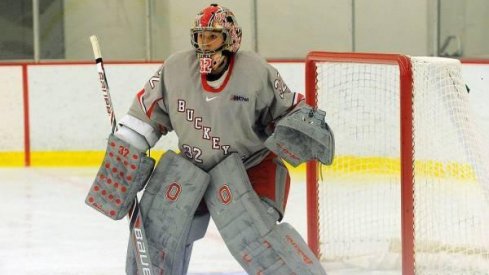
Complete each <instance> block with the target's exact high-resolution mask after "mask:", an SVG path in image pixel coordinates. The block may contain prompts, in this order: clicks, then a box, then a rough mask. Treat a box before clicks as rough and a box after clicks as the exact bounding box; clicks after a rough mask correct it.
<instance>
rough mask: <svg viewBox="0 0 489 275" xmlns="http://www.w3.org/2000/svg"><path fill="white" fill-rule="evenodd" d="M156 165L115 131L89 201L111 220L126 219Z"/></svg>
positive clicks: (92, 187)
mask: <svg viewBox="0 0 489 275" xmlns="http://www.w3.org/2000/svg"><path fill="white" fill-rule="evenodd" d="M154 164H155V161H154V159H152V158H150V157H147V156H146V154H145V152H141V150H139V149H137V148H136V147H134V146H132V145H131V144H129V143H127V142H125V141H123V140H121V139H120V138H118V137H117V136H115V135H113V134H111V135H110V136H109V139H108V142H107V150H106V153H105V157H104V160H103V161H102V165H100V168H99V171H98V173H97V176H96V178H95V180H94V182H93V184H92V186H91V188H90V191H89V192H88V195H87V197H86V199H85V203H86V204H87V205H89V206H91V207H93V208H94V209H96V210H98V211H100V212H101V213H102V214H104V215H106V216H107V217H109V218H111V219H114V220H120V219H122V218H123V217H124V216H126V215H127V213H128V212H129V209H130V208H131V206H132V204H133V202H134V198H136V195H137V193H138V192H139V191H140V190H141V189H142V188H143V187H144V185H145V183H146V181H147V180H148V178H149V177H150V176H151V172H152V171H153V167H154Z"/></svg>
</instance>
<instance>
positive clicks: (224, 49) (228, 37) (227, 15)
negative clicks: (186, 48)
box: [190, 4, 241, 73]
mask: <svg viewBox="0 0 489 275" xmlns="http://www.w3.org/2000/svg"><path fill="white" fill-rule="evenodd" d="M206 31H211V32H216V33H221V34H222V36H223V42H222V44H221V45H219V46H218V47H217V48H215V49H207V48H205V47H204V48H203V47H202V45H201V44H199V35H202V34H203V32H206ZM190 35H191V42H192V45H193V46H194V48H195V49H196V52H197V57H198V58H200V70H201V73H210V68H211V66H212V65H214V66H215V65H216V63H217V62H219V60H222V57H223V56H225V55H231V54H232V53H235V52H237V51H238V49H239V46H240V44H241V28H240V27H239V26H238V23H237V21H236V18H235V16H234V14H233V12H232V11H231V10H229V9H228V8H225V7H222V6H219V5H217V4H211V5H210V6H208V7H206V8H204V9H203V10H202V11H200V12H199V13H198V14H197V16H196V17H195V20H194V24H193V27H192V29H191V30H190Z"/></svg>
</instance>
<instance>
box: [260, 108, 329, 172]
mask: <svg viewBox="0 0 489 275" xmlns="http://www.w3.org/2000/svg"><path fill="white" fill-rule="evenodd" d="M325 116H326V112H324V111H322V110H319V109H313V108H312V107H311V106H309V105H307V104H305V103H303V102H301V103H299V104H298V105H297V106H296V108H295V109H294V110H293V111H292V112H290V113H289V114H287V115H286V116H285V117H283V118H281V119H280V120H279V121H278V123H277V124H276V126H275V130H274V132H273V134H272V135H271V136H270V137H269V138H268V139H267V140H266V141H265V146H266V147H267V148H268V149H270V151H272V152H274V153H275V154H277V155H278V156H279V157H281V158H282V159H283V160H285V161H287V162H288V163H290V164H291V165H292V166H294V167H296V166H298V165H299V164H301V163H303V162H306V161H309V160H313V159H317V160H318V161H320V162H321V163H323V164H326V165H330V164H331V163H332V162H333V158H334V147H335V143H334V136H333V131H332V130H331V129H330V128H329V125H328V124H327V123H326V121H325Z"/></svg>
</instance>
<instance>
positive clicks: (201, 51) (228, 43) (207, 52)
mask: <svg viewBox="0 0 489 275" xmlns="http://www.w3.org/2000/svg"><path fill="white" fill-rule="evenodd" d="M206 31H211V32H218V33H221V34H222V35H223V40H224V42H223V43H222V45H221V46H220V47H219V48H217V49H215V50H204V49H201V48H200V46H199V42H198V36H199V33H203V32H206ZM190 36H191V38H190V40H191V43H192V46H193V47H194V48H195V50H196V53H197V56H198V57H203V56H210V55H213V54H215V53H217V52H220V51H224V50H227V49H229V48H231V47H232V41H230V40H231V39H230V36H229V34H228V32H227V30H225V29H222V28H214V27H204V28H202V27H196V28H192V29H191V30H190Z"/></svg>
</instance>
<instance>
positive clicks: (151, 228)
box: [126, 151, 210, 274]
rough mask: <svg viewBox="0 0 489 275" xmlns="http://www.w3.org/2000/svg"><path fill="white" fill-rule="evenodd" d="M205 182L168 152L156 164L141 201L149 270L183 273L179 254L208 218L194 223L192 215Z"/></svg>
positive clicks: (130, 261)
mask: <svg viewBox="0 0 489 275" xmlns="http://www.w3.org/2000/svg"><path fill="white" fill-rule="evenodd" d="M209 179H210V176H209V175H208V174H207V173H206V172H204V171H202V170H201V169H200V168H198V167H197V166H195V165H194V164H192V163H191V162H190V161H188V160H186V159H185V158H183V157H181V156H179V155H177V154H175V153H174V152H172V151H168V152H167V153H166V154H165V155H164V156H163V157H162V159H161V160H160V161H159V163H158V165H157V166H156V168H155V170H154V172H153V175H152V176H151V179H150V180H149V182H148V185H147V187H146V189H145V191H144V194H143V197H142V199H141V215H142V218H143V224H144V228H145V231H146V237H147V240H148V245H149V255H150V257H151V263H152V264H153V270H155V271H159V272H163V273H164V274H181V273H180V272H181V271H179V270H181V269H182V268H183V269H186V267H185V260H184V259H180V257H181V255H182V251H184V252H185V248H186V247H187V246H188V243H189V242H190V240H189V239H191V237H190V236H191V235H192V236H194V237H193V238H194V239H195V238H199V237H200V236H203V234H204V233H205V230H206V229H207V223H208V218H207V221H206V219H205V217H203V218H202V217H199V218H200V220H199V219H197V220H196V219H194V214H195V211H196V209H197V207H198V205H199V203H200V201H201V200H202V198H203V196H204V193H205V190H206V188H207V186H208V184H209ZM202 231H203V232H204V233H202ZM195 232H197V233H198V234H196V233H195ZM192 242H193V241H192ZM129 246H131V243H129ZM190 249H191V247H190ZM129 250H130V248H129ZM188 254H189V252H188ZM133 257H134V256H133V255H132V253H128V259H127V266H126V270H127V272H132V271H133V270H134V266H135V264H136V262H135V261H134V258H133ZM182 261H184V262H183V263H182Z"/></svg>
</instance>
